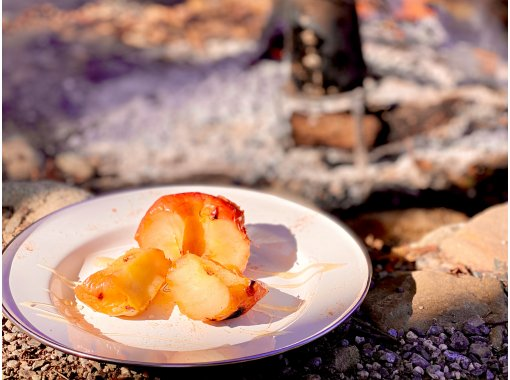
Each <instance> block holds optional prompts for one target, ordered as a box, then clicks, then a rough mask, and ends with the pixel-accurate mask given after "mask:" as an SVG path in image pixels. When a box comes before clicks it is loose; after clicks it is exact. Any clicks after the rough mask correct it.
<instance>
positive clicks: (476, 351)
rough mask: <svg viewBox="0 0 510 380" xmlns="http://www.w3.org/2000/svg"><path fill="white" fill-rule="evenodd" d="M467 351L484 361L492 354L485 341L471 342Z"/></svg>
mask: <svg viewBox="0 0 510 380" xmlns="http://www.w3.org/2000/svg"><path fill="white" fill-rule="evenodd" d="M469 353H471V354H473V355H475V356H476V357H477V358H479V359H480V360H482V361H486V360H487V359H488V358H489V357H490V356H491V354H492V350H491V348H490V346H488V345H487V344H485V343H472V344H471V345H470V346H469Z"/></svg>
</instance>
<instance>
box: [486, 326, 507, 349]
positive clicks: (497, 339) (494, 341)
mask: <svg viewBox="0 0 510 380" xmlns="http://www.w3.org/2000/svg"><path fill="white" fill-rule="evenodd" d="M504 333H505V326H502V325H498V326H494V327H493V328H492V329H491V332H490V333H489V340H490V342H491V345H492V347H494V348H495V349H496V350H501V348H502V346H503V342H504V339H505V337H504Z"/></svg>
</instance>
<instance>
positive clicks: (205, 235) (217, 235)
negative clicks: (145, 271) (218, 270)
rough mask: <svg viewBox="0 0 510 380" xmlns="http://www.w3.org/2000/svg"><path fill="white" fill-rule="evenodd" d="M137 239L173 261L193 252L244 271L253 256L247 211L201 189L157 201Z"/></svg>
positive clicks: (146, 216) (145, 218)
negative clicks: (248, 231)
mask: <svg viewBox="0 0 510 380" xmlns="http://www.w3.org/2000/svg"><path fill="white" fill-rule="evenodd" d="M135 239H136V241H137V242H138V244H139V245H140V247H142V248H145V247H146V248H148V247H154V248H159V249H161V250H163V251H164V252H165V256H166V257H167V258H169V259H171V260H172V261H174V260H177V259H178V258H179V257H180V256H181V255H183V254H185V253H187V252H191V253H194V254H195V255H198V256H204V257H208V258H210V259H212V260H214V261H216V262H218V263H220V264H222V265H223V266H225V267H226V268H228V269H236V270H238V271H240V272H241V273H242V272H243V271H244V270H245V268H246V264H247V263H248V258H249V256H250V240H249V238H248V235H247V234H246V229H245V226H244V211H242V210H241V209H240V208H239V206H238V205H236V204H235V203H233V202H231V201H229V200H228V199H226V198H223V197H219V196H213V195H209V194H204V193H199V192H188V193H179V194H171V195H165V196H162V197H161V198H159V199H158V200H156V202H155V203H154V204H153V205H152V206H151V207H150V208H149V210H148V211H147V213H146V214H145V216H144V217H143V218H142V220H141V222H140V224H139V226H138V229H137V231H136V234H135Z"/></svg>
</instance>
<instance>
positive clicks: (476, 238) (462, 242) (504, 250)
mask: <svg viewBox="0 0 510 380" xmlns="http://www.w3.org/2000/svg"><path fill="white" fill-rule="evenodd" d="M439 249H440V252H441V254H442V255H443V256H444V258H445V260H447V261H450V262H453V263H462V264H463V265H466V266H467V267H468V268H471V270H473V271H476V272H480V273H485V272H490V273H496V274H499V275H500V276H501V277H502V278H503V277H506V275H507V273H508V270H507V266H508V257H507V255H508V203H505V204H502V205H497V206H493V207H491V208H489V209H487V210H485V211H483V212H481V213H480V214H478V215H476V216H475V217H473V218H472V219H471V220H470V221H469V222H468V223H466V224H465V225H464V226H462V227H461V228H460V229H459V230H458V231H456V232H455V233H453V234H452V236H449V237H447V238H445V239H444V240H443V242H442V243H441V244H440V246H439Z"/></svg>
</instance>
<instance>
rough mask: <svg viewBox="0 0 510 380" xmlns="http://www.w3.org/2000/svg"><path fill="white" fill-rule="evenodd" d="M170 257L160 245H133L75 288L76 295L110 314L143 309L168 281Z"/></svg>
mask: <svg viewBox="0 0 510 380" xmlns="http://www.w3.org/2000/svg"><path fill="white" fill-rule="evenodd" d="M169 268H170V260H168V259H167V258H166V257H165V254H164V253H163V251H161V250H160V249H155V248H133V249H130V250H128V251H127V252H126V253H124V255H122V256H121V257H119V258H117V259H115V260H114V261H113V262H112V263H111V264H110V265H108V266H107V267H106V268H104V269H102V270H99V271H98V272H95V273H93V274H91V275H90V276H89V277H87V278H86V279H85V281H83V282H82V283H80V284H79V285H77V286H76V287H75V289H74V293H75V295H76V297H77V298H78V299H79V300H80V301H82V302H83V303H85V304H86V305H88V306H89V307H90V308H92V309H93V310H95V311H98V312H101V313H104V314H108V315H110V316H133V315H137V314H139V313H140V312H142V311H144V310H145V309H146V308H147V306H148V305H149V303H150V301H151V300H152V299H153V298H154V297H155V296H156V294H157V293H158V291H159V290H160V288H161V287H162V286H163V284H164V283H165V278H166V275H167V273H168V269H169Z"/></svg>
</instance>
